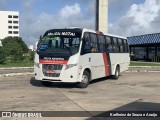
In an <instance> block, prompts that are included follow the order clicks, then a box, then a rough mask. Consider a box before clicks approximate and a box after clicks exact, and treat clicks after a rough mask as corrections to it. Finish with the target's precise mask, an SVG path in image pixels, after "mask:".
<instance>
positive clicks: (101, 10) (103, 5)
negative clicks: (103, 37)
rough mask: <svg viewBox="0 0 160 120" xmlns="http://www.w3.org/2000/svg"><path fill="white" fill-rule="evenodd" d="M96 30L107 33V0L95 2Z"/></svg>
mask: <svg viewBox="0 0 160 120" xmlns="http://www.w3.org/2000/svg"><path fill="white" fill-rule="evenodd" d="M96 30H98V31H101V32H104V33H108V0H96Z"/></svg>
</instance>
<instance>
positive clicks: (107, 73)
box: [103, 53, 109, 76]
mask: <svg viewBox="0 0 160 120" xmlns="http://www.w3.org/2000/svg"><path fill="white" fill-rule="evenodd" d="M103 60H104V68H105V74H106V76H109V68H108V58H107V55H106V53H103Z"/></svg>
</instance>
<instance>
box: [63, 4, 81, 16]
mask: <svg viewBox="0 0 160 120" xmlns="http://www.w3.org/2000/svg"><path fill="white" fill-rule="evenodd" d="M80 12H81V8H80V5H79V4H77V3H76V4H74V5H72V6H69V5H66V6H65V7H64V8H62V9H61V10H60V16H61V17H65V18H67V17H70V16H72V15H77V14H79V13H80Z"/></svg>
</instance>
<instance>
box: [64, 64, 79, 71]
mask: <svg viewBox="0 0 160 120" xmlns="http://www.w3.org/2000/svg"><path fill="white" fill-rule="evenodd" d="M74 66H77V64H68V65H66V68H65V70H67V69H69V68H72V67H74Z"/></svg>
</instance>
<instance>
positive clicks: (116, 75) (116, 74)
mask: <svg viewBox="0 0 160 120" xmlns="http://www.w3.org/2000/svg"><path fill="white" fill-rule="evenodd" d="M119 75H120V67H119V66H117V67H116V70H115V74H114V75H113V76H112V79H114V80H118V78H119Z"/></svg>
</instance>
